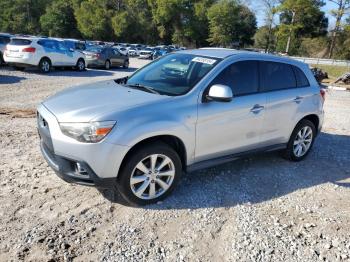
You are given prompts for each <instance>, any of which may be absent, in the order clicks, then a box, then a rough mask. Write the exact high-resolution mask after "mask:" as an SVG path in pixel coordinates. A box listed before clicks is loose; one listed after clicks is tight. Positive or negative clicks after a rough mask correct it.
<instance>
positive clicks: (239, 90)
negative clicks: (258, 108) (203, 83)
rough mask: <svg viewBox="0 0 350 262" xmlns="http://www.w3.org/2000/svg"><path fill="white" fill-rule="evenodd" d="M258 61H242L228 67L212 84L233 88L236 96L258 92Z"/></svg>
mask: <svg viewBox="0 0 350 262" xmlns="http://www.w3.org/2000/svg"><path fill="white" fill-rule="evenodd" d="M258 72H259V70H258V62H257V61H250V60H249V61H241V62H236V63H233V64H232V65H230V66H228V67H226V68H225V69H224V70H223V71H222V72H221V73H220V74H219V75H218V76H217V77H216V78H215V79H214V81H213V82H212V83H211V85H214V84H221V85H227V86H229V87H231V89H232V93H233V95H234V96H241V95H248V94H253V93H257V92H258V86H259V75H258Z"/></svg>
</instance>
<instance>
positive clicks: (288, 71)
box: [260, 62, 297, 91]
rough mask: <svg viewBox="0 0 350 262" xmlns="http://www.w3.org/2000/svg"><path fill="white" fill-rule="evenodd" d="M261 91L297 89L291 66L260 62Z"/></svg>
mask: <svg viewBox="0 0 350 262" xmlns="http://www.w3.org/2000/svg"><path fill="white" fill-rule="evenodd" d="M260 79H261V87H260V88H261V91H274V90H281V89H288V88H295V87H296V86H297V85H296V79H295V76H294V72H293V69H292V66H291V65H288V64H284V63H276V62H260Z"/></svg>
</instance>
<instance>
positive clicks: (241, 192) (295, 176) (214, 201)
mask: <svg viewBox="0 0 350 262" xmlns="http://www.w3.org/2000/svg"><path fill="white" fill-rule="evenodd" d="M349 155H350V136H346V135H336V134H329V133H323V132H322V133H321V134H320V135H319V137H318V138H317V140H316V142H315V144H314V147H313V150H312V152H310V154H309V155H308V157H307V158H306V159H305V160H304V161H301V162H290V161H287V160H285V159H283V158H281V157H280V155H279V153H278V152H272V153H267V154H266V153H265V154H259V155H255V156H251V157H249V158H243V159H239V160H236V161H233V162H230V163H227V164H223V165H220V166H216V167H213V168H208V169H204V170H200V171H197V172H194V173H190V174H185V175H184V176H183V177H182V181H181V182H180V184H179V185H178V186H177V188H175V190H174V192H173V194H172V195H171V196H170V197H168V198H167V199H166V200H164V201H163V202H162V203H159V204H155V205H150V206H146V207H145V208H146V209H156V210H164V209H198V208H210V207H231V206H235V205H240V204H244V203H261V202H264V201H268V200H272V199H275V198H279V197H282V196H285V195H288V194H290V193H292V192H295V191H297V190H302V189H304V188H310V187H313V186H317V185H320V184H325V183H332V184H334V185H337V186H343V187H350V183H349V180H348V181H343V180H345V179H349V178H350V170H349V166H350V158H349ZM111 196H113V197H114V198H112V197H111ZM105 197H106V198H107V199H108V200H110V201H112V202H117V203H120V204H125V201H124V200H122V198H121V197H120V196H119V195H113V194H112V195H110V197H109V198H108V196H106V195H105Z"/></svg>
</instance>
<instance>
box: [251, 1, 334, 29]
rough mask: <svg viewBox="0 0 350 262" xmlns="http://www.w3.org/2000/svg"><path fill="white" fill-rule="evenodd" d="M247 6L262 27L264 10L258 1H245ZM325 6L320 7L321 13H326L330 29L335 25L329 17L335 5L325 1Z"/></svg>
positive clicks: (332, 18)
mask: <svg viewBox="0 0 350 262" xmlns="http://www.w3.org/2000/svg"><path fill="white" fill-rule="evenodd" d="M247 2H248V5H249V6H250V7H251V9H252V10H253V12H255V15H256V17H257V22H258V27H260V26H263V25H264V23H265V21H264V19H265V17H264V10H263V8H262V6H261V4H259V1H257V0H255V1H254V0H251V1H247ZM325 2H326V5H325V6H323V7H322V11H324V12H325V13H326V16H327V17H328V19H329V27H330V28H332V27H334V23H335V19H334V17H332V16H331V15H330V10H332V9H336V7H337V6H336V4H334V3H332V2H330V1H328V0H326V1H325Z"/></svg>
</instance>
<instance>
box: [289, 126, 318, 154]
mask: <svg viewBox="0 0 350 262" xmlns="http://www.w3.org/2000/svg"><path fill="white" fill-rule="evenodd" d="M312 139H313V133H312V129H311V127H309V126H304V127H303V128H302V129H300V130H299V132H298V134H297V135H296V137H295V139H294V142H293V153H294V155H295V156H296V157H302V156H303V155H305V154H306V153H307V151H309V149H310V147H311V144H312Z"/></svg>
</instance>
